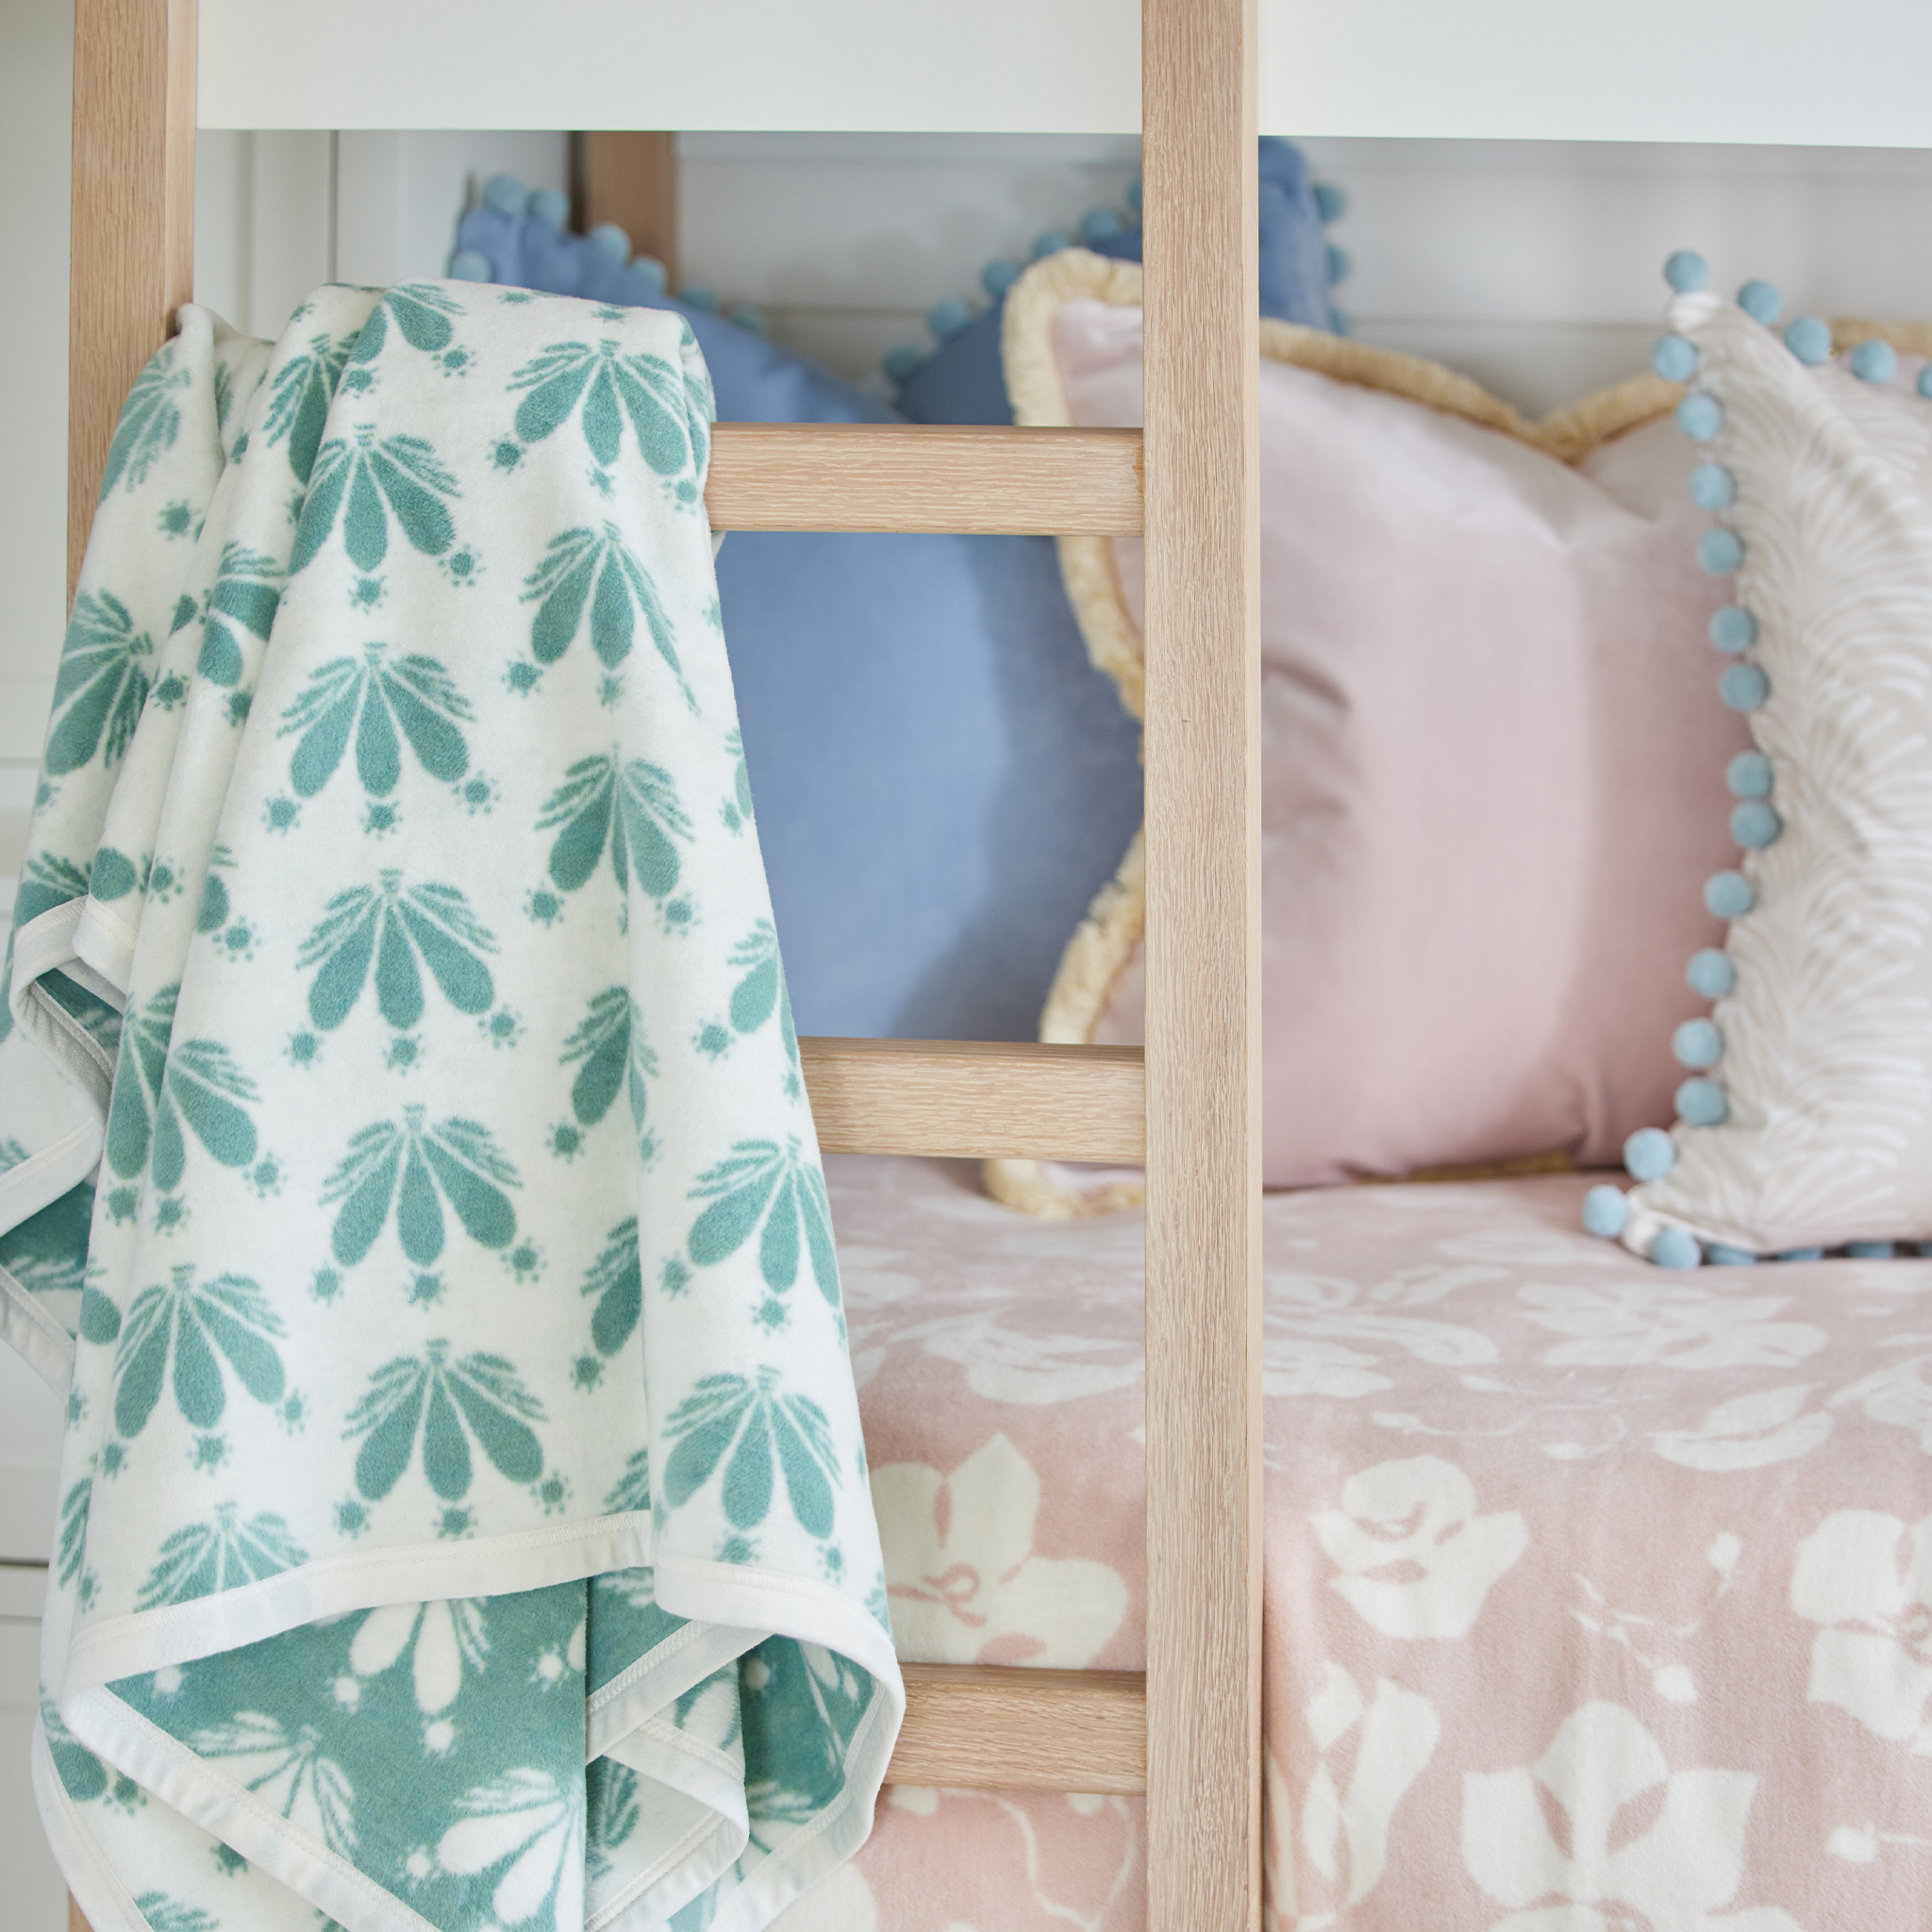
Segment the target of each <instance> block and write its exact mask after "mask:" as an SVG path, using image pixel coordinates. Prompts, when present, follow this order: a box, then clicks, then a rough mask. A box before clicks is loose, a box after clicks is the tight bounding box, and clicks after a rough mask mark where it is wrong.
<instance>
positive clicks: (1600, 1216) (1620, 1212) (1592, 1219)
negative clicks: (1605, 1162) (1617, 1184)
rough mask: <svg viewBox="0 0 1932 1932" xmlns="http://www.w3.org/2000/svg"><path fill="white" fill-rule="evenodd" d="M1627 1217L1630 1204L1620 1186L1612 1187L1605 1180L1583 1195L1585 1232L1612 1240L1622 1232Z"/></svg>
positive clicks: (1628, 1216) (1628, 1217)
mask: <svg viewBox="0 0 1932 1932" xmlns="http://www.w3.org/2000/svg"><path fill="white" fill-rule="evenodd" d="M1629 1219H1630V1204H1629V1202H1627V1201H1626V1200H1625V1199H1624V1191H1623V1189H1622V1188H1613V1187H1611V1186H1610V1185H1609V1184H1608V1182H1607V1181H1606V1182H1602V1183H1599V1184H1598V1185H1597V1186H1596V1187H1593V1188H1592V1189H1591V1191H1590V1192H1589V1193H1587V1194H1586V1195H1584V1197H1583V1227H1584V1232H1585V1233H1586V1234H1594V1235H1601V1236H1602V1237H1603V1239H1604V1240H1605V1241H1615V1240H1616V1239H1617V1237H1618V1236H1619V1235H1620V1234H1622V1233H1623V1232H1624V1223H1625V1222H1626V1221H1628V1220H1629Z"/></svg>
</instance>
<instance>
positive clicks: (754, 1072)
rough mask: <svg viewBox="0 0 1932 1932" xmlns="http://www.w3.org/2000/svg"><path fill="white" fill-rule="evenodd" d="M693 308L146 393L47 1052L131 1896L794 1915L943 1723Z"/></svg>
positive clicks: (6, 1310)
mask: <svg viewBox="0 0 1932 1932" xmlns="http://www.w3.org/2000/svg"><path fill="white" fill-rule="evenodd" d="M710 415H711V398H710V389H709V384H708V380H707V378H706V375H705V371H704V367H703V364H702V361H701V359H700V358H699V356H698V353H697V350H696V347H695V344H694V343H693V341H692V339H691V331H690V330H689V328H688V327H686V326H685V325H683V323H682V322H681V321H680V319H679V318H678V317H676V316H675V315H670V314H665V313H662V312H656V311H651V310H641V309H630V308H598V307H595V306H593V305H591V304H589V303H583V302H575V301H568V300H564V299H560V298H555V297H544V298H533V297H531V296H529V295H527V294H525V293H522V292H521V291H494V290H488V291H485V290H478V289H475V288H474V287H470V286H467V285H449V286H444V285H441V284H436V283H422V284H409V285H406V286H404V287H400V288H397V289H394V290H391V291H389V292H388V293H387V294H385V295H382V296H380V298H379V299H378V297H377V295H376V294H375V292H374V291H358V290H351V289H343V288H328V289H324V290H322V291H319V292H318V293H316V294H315V295H314V296H313V297H312V298H311V299H310V300H309V301H308V302H307V303H305V304H304V305H303V306H302V308H300V309H298V310H297V311H296V313H295V316H294V317H293V319H292V320H291V323H290V325H289V327H288V329H287V330H286V332H285V333H284V334H283V336H282V339H281V340H280V341H279V342H277V343H275V345H274V346H273V348H271V346H270V345H268V344H266V343H260V342H255V341H245V340H242V339H240V338H238V337H236V336H234V335H232V334H230V333H229V332H228V331H226V330H225V328H224V327H223V325H221V324H219V323H218V322H216V321H215V320H214V319H213V318H212V317H210V316H209V315H208V314H207V313H205V312H203V311H200V310H197V309H193V308H189V309H187V310H184V311H183V316H182V325H181V331H180V333H179V335H178V336H177V337H176V338H175V340H174V341H172V342H171V343H169V345H168V346H167V347H166V348H165V349H163V350H162V351H161V353H160V354H159V355H158V356H157V357H156V358H155V359H154V361H153V362H152V363H150V365H149V366H148V368H147V369H146V370H145V371H144V372H143V373H142V375H141V377H140V379H139V380H138V382H137V383H136V384H135V387H134V391H133V393H132V394H131V395H130V397H129V398H128V402H127V406H126V408H125V411H124V413H123V416H122V419H121V424H120V427H119V430H118V432H117V434H116V436H115V439H114V443H113V448H112V453H111V455H110V457H109V459H108V474H107V481H106V488H105V491H104V493H103V496H102V500H101V505H100V508H99V511H98V513H97V516H96V520H95V525H94V532H93V539H92V544H91V545H90V548H89V551H88V556H87V561H86V565H85V568H84V570H83V572H82V575H81V580H80V588H79V594H78V596H77V598H76V600H75V609H74V616H73V622H72V625H71V628H70V630H69V634H68V638H67V643H66V650H65V654H64V656H63V657H62V659H61V663H60V670H59V675H58V685H57V688H56V699H55V709H54V716H53V721H52V724H51V727H50V730H49V733H48V738H47V746H46V755H45V763H44V770H43V781H42V788H41V793H40V800H39V804H38V806H37V809H36V815H35V818H34V823H33V829H32V834H31V842H30V850H29V854H28V858H27V862H26V868H25V876H24V879H23V883H22V890H21V893H20V899H19V904H18V908H17V911H16V915H15V925H14V930H13V934H12V941H11V956H10V971H9V975H8V990H9V994H10V997H9V1000H8V1010H7V1013H6V1016H5V1019H4V1022H0V1024H4V1025H5V1027H6V1029H7V1030H6V1034H5V1037H4V1039H0V1158H4V1162H5V1169H4V1172H0V1268H4V1273H0V1321H4V1324H5V1332H6V1334H7V1337H8V1340H9V1341H11V1342H13V1344H14V1345H15V1346H17V1347H18V1348H20V1349H21V1350H22V1351H23V1352H24V1353H25V1355H26V1356H27V1357H28V1358H29V1359H30V1360H31V1361H32V1362H33V1363H34V1365H35V1366H36V1367H37V1368H39V1369H40V1371H41V1373H42V1374H43V1375H45V1376H46V1377H47V1378H48V1379H49V1380H50V1381H51V1382H53V1383H54V1384H55V1386H56V1387H57V1388H60V1389H65V1390H66V1391H68V1417H69V1427H68V1435H67V1441H66V1445H65V1456H64V1466H63V1470H62V1476H61V1497H62V1501H61V1515H60V1524H59V1533H58V1553H57V1557H56V1561H55V1565H54V1570H53V1573H52V1575H53V1580H52V1585H51V1595H50V1601H49V1605H48V1609H47V1616H46V1622H45V1624H44V1630H45V1645H44V1651H43V1657H42V1725H41V1730H40V1733H39V1735H38V1737H37V1739H36V1747H35V1775H36V1784H37V1790H38V1791H39V1795H40V1801H41V1806H42V1814H43V1817H44V1819H45V1822H46V1824H47V1826H48V1829H49V1832H50V1834H51V1836H52V1838H53V1840H54V1842H55V1846H56V1849H57V1851H58V1856H59V1857H60V1861H61V1864H62V1867H63V1870H64V1871H65V1873H66V1874H67V1876H68V1879H69V1881H70V1883H71V1885H72V1886H73V1889H74V1890H75V1894H76V1896H77V1897H78V1899H79V1901H80V1904H81V1906H82V1907H83V1909H84V1910H85V1911H86V1912H87V1913H88V1914H89V1916H90V1917H91V1919H92V1922H93V1924H94V1926H95V1928H96V1932H229V1928H233V1932H243V1928H245V1932H315V1928H316V1927H317V1925H318V1924H328V1923H330V1922H333V1923H334V1924H338V1925H340V1926H342V1927H346V1928H348V1932H392V1928H393V1932H403V1928H420V1927H423V1926H425V1925H428V1926H434V1927H438V1928H441V1932H485V1928H491V1932H510V1928H533V1932H553V1928H560V1927H564V1926H570V1927H578V1926H592V1927H600V1928H601V1927H610V1928H613V1932H615V1928H630V1927H643V1926H649V1925H657V1924H664V1923H667V1922H674V1923H675V1924H677V1925H678V1926H679V1927H680V1928H686V1927H689V1928H698V1927H704V1926H708V1925H709V1926H716V1927H720V1928H724V1927H730V1928H741V1927H742V1928H747V1932H749V1928H755V1927H758V1926H760V1925H762V1924H765V1923H766V1922H767V1921H768V1920H769V1919H770V1918H771V1917H772V1916H773V1915H774V1913H775V1912H776V1911H777V1910H778V1909H779V1908H780V1907H782V1906H783V1905H784V1904H785V1903H786V1902H787V1901H788V1900H789V1899H790V1898H791V1897H793V1896H794V1895H796V1894H797V1893H798V1892H799V1891H800V1890H803V1889H804V1888H805V1887H806V1886H808V1885H809V1884H810V1883H811V1882H812V1881H813V1880H814V1879H816V1878H818V1877H820V1876H823V1875H824V1874H826V1873H827V1872H829V1871H830V1870H832V1869H833V1868H834V1867H835V1866H837V1865H838V1864H839V1863H840V1862H841V1860H842V1859H844V1858H845V1857H849V1855H850V1854H851V1853H852V1852H853V1851H854V1850H855V1849H856V1847H857V1846H858V1844H859V1843H860V1842H861V1840H863V1839H864V1837H865V1835H866V1832H867V1829H868V1828H869V1825H870V1822H871V1817H872V1806H873V1800H874V1795H875V1794H876V1791H877V1789H878V1787H879V1784H880V1782H881V1779H882V1777H883V1774H884V1772H885V1766H886V1761H887V1757H888V1755H889V1753H890V1751H891V1743H892V1740H893V1738H894V1735H895V1733H896V1730H897V1725H898V1721H899V1717H900V1714H901V1712H902V1711H903V1708H904V1692H903V1689H902V1687H901V1684H900V1680H899V1675H898V1672H897V1667H896V1665H895V1664H894V1661H893V1656H892V1647H891V1635H890V1625H889V1624H888V1621H887V1614H886V1593H885V1582H884V1574H883V1570H882V1567H881V1562H880V1555H879V1544H878V1535H877V1529H876V1525H875V1524H874V1518H873V1514H872V1505H871V1499H870V1496H869V1493H868V1488H867V1479H866V1467H865V1457H864V1451H863V1448H862V1445H861V1442H860V1439H859V1430H858V1407H857V1402H856V1398H855V1394H854V1390H853V1382H852V1375H851V1370H850V1366H849V1363H848V1360H847V1357H846V1345H845V1324H844V1318H843V1315H842V1313H841V1304H840V1291H839V1281H838V1274H837V1267H836V1263H835V1259H834V1255H833V1247H832V1240H831V1231H830V1222H829V1216H828V1212H827V1208H826V1202H825V1192H824V1180H823V1177H822V1174H821V1170H820V1164H819V1156H818V1149H817V1143H816V1141H815V1139H814V1137H813V1133H812V1124H811V1117H810V1114H809V1111H808V1106H807V1101H806V1095H805V1091H804V1086H803V1082H802V1080H801V1078H800V1073H799V1063H798V1050H797V1041H796V1040H795V1038H794V1036H793V1033H792V1029H791V1012H790V1008H789V1005H788V1002H787V1000H786V996H785V989H784V980H783V974H782V973H781V970H780V966H779V958H778V948H777V941H776V938H775V936H774V932H773V929H772V924H771V908H770V903H769V900H768V897H767V894H766V890H765V882H764V874H763V871H762V868H761V866H760V863H759V859H758V841H757V837H756V833H755V830H754V827H753V824H752V817H751V798H750V791H749V788H748V785H747V782H746V777H745V770H744V765H743V762H742V758H741V753H740V745H739V740H738V735H737V731H736V728H735V725H736V721H735V714H734V708H733V700H732V692H731V684H730V676H729V672H728V669H727V666H726V662H725V656H724V639H723V635H722V632H721V628H720V619H719V611H718V604H717V597H716V589H715V582H714V578H713V575H712V571H711V556H712V544H711V539H710V535H709V532H708V528H707V526H706V519H705V510H704V481H705V469H706V461H707V457H708V424H709V419H710Z"/></svg>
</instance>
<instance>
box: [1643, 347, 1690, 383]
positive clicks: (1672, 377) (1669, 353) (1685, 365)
mask: <svg viewBox="0 0 1932 1932" xmlns="http://www.w3.org/2000/svg"><path fill="white" fill-rule="evenodd" d="M1650 366H1651V367H1652V368H1653V369H1655V370H1656V371H1657V374H1658V375H1661V376H1662V377H1663V379H1664V380H1665V381H1666V382H1689V381H1690V380H1691V377H1692V376H1693V375H1696V374H1697V344H1696V343H1695V342H1693V341H1691V340H1690V339H1689V338H1688V337H1686V336H1659V337H1658V338H1657V341H1655V342H1654V343H1652V345H1651V350H1650Z"/></svg>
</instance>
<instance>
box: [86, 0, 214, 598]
mask: <svg viewBox="0 0 1932 1932" xmlns="http://www.w3.org/2000/svg"><path fill="white" fill-rule="evenodd" d="M194 25H195V0H75V8H74V192H73V222H74V227H73V254H72V258H71V267H70V270H69V278H68V289H69V304H70V306H69V310H68V325H67V326H68V376H67V382H68V406H67V594H68V597H69V599H70V601H71V600H72V598H73V595H74V582H75V577H76V576H78V575H79V574H80V559H81V555H82V553H83V552H84V551H85V550H86V548H87V533H88V527H89V525H91V524H92V521H93V511H94V500H95V499H96V498H97V497H98V496H99V495H100V491H101V476H102V474H103V472H104V471H105V470H106V468H107V461H108V443H109V442H110V441H112V440H113V436H114V423H115V419H116V418H117V417H118V416H119V415H120V413H121V404H122V401H123V400H124V398H125V396H126V394H127V391H128V388H129V386H130V385H131V384H132V383H133V381H134V378H135V377H136V375H139V374H140V373H141V367H142V363H144V362H145V361H146V360H147V358H149V357H150V356H152V355H153V354H154V352H155V351H156V350H157V349H158V348H159V347H160V345H161V344H162V343H163V342H164V341H167V339H168V333H169V331H170V329H172V328H173V326H174V321H175V309H176V308H179V307H180V306H181V304H182V303H184V302H186V301H187V300H189V298H190V297H191V296H192V294H193V292H194Z"/></svg>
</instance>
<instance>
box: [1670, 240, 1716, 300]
mask: <svg viewBox="0 0 1932 1932" xmlns="http://www.w3.org/2000/svg"><path fill="white" fill-rule="evenodd" d="M1709 279H1710V264H1709V263H1708V262H1707V261H1706V260H1705V258H1703V256H1701V255H1699V254H1698V252H1697V251H1696V249H1694V248H1679V249H1678V250H1676V252H1675V253H1674V254H1673V255H1671V256H1669V257H1668V258H1666V259H1665V261H1664V280H1665V281H1667V282H1668V283H1669V284H1670V285H1671V287H1672V288H1674V290H1675V291H1677V293H1678V294H1680V295H1692V294H1695V293H1696V291H1698V290H1699V289H1701V288H1703V286H1704V285H1705V283H1707V281H1709Z"/></svg>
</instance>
